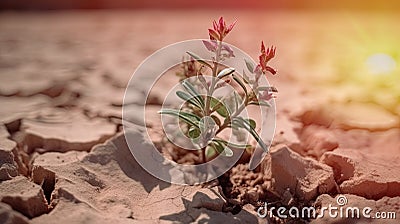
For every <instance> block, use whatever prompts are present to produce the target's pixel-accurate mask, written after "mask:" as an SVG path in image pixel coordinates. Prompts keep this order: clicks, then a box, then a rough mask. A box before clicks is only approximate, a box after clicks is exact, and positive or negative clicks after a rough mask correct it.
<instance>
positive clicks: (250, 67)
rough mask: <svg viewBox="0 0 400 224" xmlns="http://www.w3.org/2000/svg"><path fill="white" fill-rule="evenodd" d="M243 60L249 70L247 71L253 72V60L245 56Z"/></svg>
mask: <svg viewBox="0 0 400 224" xmlns="http://www.w3.org/2000/svg"><path fill="white" fill-rule="evenodd" d="M244 62H245V63H246V67H247V69H248V70H249V72H251V73H253V72H254V64H253V62H252V61H249V60H247V59H246V58H245V59H244Z"/></svg>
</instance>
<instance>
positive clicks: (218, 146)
mask: <svg viewBox="0 0 400 224" xmlns="http://www.w3.org/2000/svg"><path fill="white" fill-rule="evenodd" d="M211 144H212V145H214V148H215V150H216V151H217V152H218V153H219V154H221V155H223V156H226V157H231V156H233V151H232V149H230V148H229V147H228V146H227V145H225V144H224V142H222V141H218V140H217V139H213V141H212V143H211Z"/></svg>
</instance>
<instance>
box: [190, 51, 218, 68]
mask: <svg viewBox="0 0 400 224" xmlns="http://www.w3.org/2000/svg"><path fill="white" fill-rule="evenodd" d="M186 53H187V54H188V55H190V57H192V58H193V59H194V60H196V61H198V62H199V63H201V64H203V65H205V66H207V67H209V68H212V66H211V65H210V64H208V63H207V62H205V61H204V60H203V59H201V57H200V56H198V55H197V54H195V53H193V52H190V51H186Z"/></svg>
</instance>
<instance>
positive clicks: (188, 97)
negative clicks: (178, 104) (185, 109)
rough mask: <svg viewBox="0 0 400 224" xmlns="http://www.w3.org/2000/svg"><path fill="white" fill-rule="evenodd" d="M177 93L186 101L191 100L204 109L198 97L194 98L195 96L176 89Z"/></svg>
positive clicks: (190, 101) (191, 102)
mask: <svg viewBox="0 0 400 224" xmlns="http://www.w3.org/2000/svg"><path fill="white" fill-rule="evenodd" d="M176 95H177V96H178V97H179V98H181V99H182V100H184V101H185V102H189V103H190V104H192V105H194V106H196V107H198V108H200V109H202V107H201V105H200V103H199V102H198V101H197V100H196V99H194V97H191V96H190V95H189V94H187V93H185V92H182V91H176Z"/></svg>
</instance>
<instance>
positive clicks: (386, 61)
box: [365, 53, 396, 75]
mask: <svg viewBox="0 0 400 224" xmlns="http://www.w3.org/2000/svg"><path fill="white" fill-rule="evenodd" d="M365 66H366V68H367V70H368V71H369V72H370V73H371V74H374V75H381V74H389V73H391V72H393V71H394V70H395V68H396V61H395V60H394V59H393V58H392V57H391V56H390V55H387V54H383V53H378V54H373V55H371V56H369V57H368V58H367V60H366V61H365Z"/></svg>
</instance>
